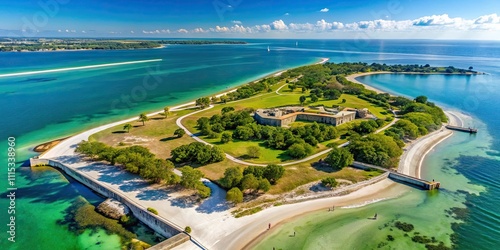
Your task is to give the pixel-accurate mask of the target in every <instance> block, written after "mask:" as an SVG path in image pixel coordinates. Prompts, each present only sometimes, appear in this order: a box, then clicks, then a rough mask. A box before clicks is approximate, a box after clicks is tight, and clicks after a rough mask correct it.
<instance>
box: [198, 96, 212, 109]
mask: <svg viewBox="0 0 500 250" xmlns="http://www.w3.org/2000/svg"><path fill="white" fill-rule="evenodd" d="M196 106H199V107H200V108H201V109H204V108H206V107H208V106H210V98H208V97H201V98H198V99H196Z"/></svg>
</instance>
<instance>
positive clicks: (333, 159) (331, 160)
mask: <svg viewBox="0 0 500 250" xmlns="http://www.w3.org/2000/svg"><path fill="white" fill-rule="evenodd" d="M353 161H354V157H353V155H352V154H351V152H349V150H347V149H346V148H332V151H330V153H328V156H327V157H326V158H325V162H326V163H328V164H330V166H332V167H333V168H337V169H342V168H344V167H347V166H349V165H351V164H352V163H353Z"/></svg>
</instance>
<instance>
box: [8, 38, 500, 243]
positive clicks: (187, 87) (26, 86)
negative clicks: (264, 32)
mask: <svg viewBox="0 0 500 250" xmlns="http://www.w3.org/2000/svg"><path fill="white" fill-rule="evenodd" d="M248 41H249V42H250V43H249V44H247V45H202V46H183V45H175V46H168V47H166V48H164V49H152V50H123V51H77V52H49V53H37V52H34V53H0V75H1V74H7V73H15V72H27V71H34V70H45V69H57V68H64V67H76V66H87V65H97V64H105V63H115V62H129V61H138V60H147V59H162V61H161V62H153V63H145V64H133V65H122V66H116V67H107V68H99V69H87V70H75V71H70V72H58V73H47V74H39V75H30V76H19V77H0V110H1V113H0V114H1V117H2V118H3V122H2V129H1V130H0V140H1V141H2V142H0V145H1V146H0V152H6V150H7V147H6V143H7V137H8V136H15V137H16V142H17V150H18V156H17V162H18V166H19V165H20V164H21V163H22V162H23V161H24V160H26V159H28V158H29V156H31V155H34V153H32V152H30V151H29V148H31V147H33V146H35V145H36V144H37V143H40V142H44V141H47V140H50V139H56V138H60V137H63V136H67V135H71V134H74V133H76V132H78V131H82V130H84V129H87V128H90V127H93V126H97V125H100V124H104V123H109V122H111V121H114V120H119V119H122V118H126V117H131V116H135V115H137V114H139V113H141V112H143V111H154V110H160V109H162V108H163V107H164V106H167V105H168V106H173V105H175V104H180V103H183V102H186V101H189V100H192V99H194V98H196V97H199V96H204V95H210V94H212V93H215V92H218V91H223V90H226V89H228V88H230V87H233V86H236V85H239V84H242V83H244V82H247V81H249V80H252V79H255V78H258V77H261V76H264V75H266V74H269V73H272V72H275V71H278V70H281V69H285V68H290V67H296V66H299V65H305V64H309V63H312V62H314V61H317V60H319V58H322V57H328V58H330V61H331V62H344V61H350V62H354V61H363V62H367V63H372V62H380V63H386V64H406V63H410V64H427V63H429V64H431V65H433V66H449V65H453V66H455V67H461V68H468V67H469V66H473V67H474V69H475V70H478V71H481V72H486V73H488V75H478V76H438V75H436V76H418V75H417V76H413V75H412V76H408V75H375V76H369V77H365V78H363V79H360V80H362V81H365V82H367V83H369V84H371V85H373V86H376V87H379V88H381V89H385V90H387V91H390V92H393V93H397V94H401V95H405V96H410V97H415V96H417V95H421V94H424V95H427V96H428V97H429V98H430V100H432V101H434V102H436V103H438V104H440V105H443V106H445V107H448V108H452V109H457V110H462V111H464V112H466V113H468V114H470V115H472V116H473V117H474V119H477V123H474V122H472V124H470V125H472V126H474V125H478V126H479V125H480V126H482V127H481V128H482V129H484V133H485V137H481V138H482V139H481V140H479V141H476V143H477V144H476V146H475V148H474V150H470V151H468V152H463V153H461V154H460V155H459V156H458V157H455V158H454V159H450V161H451V162H452V164H451V166H450V167H451V168H453V169H455V170H456V171H458V174H459V175H460V176H462V177H463V176H465V177H466V178H467V179H468V181H469V182H471V183H473V184H477V185H480V186H483V187H485V188H486V190H485V191H484V192H481V193H480V194H479V195H469V196H467V197H466V204H467V208H468V217H467V220H466V222H465V223H463V224H461V225H460V226H458V227H457V228H456V230H455V231H456V232H457V234H458V235H459V242H458V243H459V246H460V248H462V249H470V248H471V247H472V246H474V247H476V248H478V249H491V248H492V247H494V246H496V244H497V243H499V240H498V239H499V238H500V237H498V236H500V228H499V224H500V223H498V222H499V221H500V218H499V214H500V211H499V210H498V207H500V200H499V199H498V197H497V196H498V194H499V193H500V187H499V185H498V184H497V182H496V181H497V180H498V179H499V177H500V171H499V168H500V161H499V152H498V150H499V149H500V127H499V126H498V124H499V122H500V118H499V116H498V115H497V114H498V110H499V108H498V107H500V98H499V97H500V59H499V58H500V43H498V42H470V41H468V42H465V41H458V42H451V41H425V40H421V41H419V40H417V41H398V40H299V41H298V43H299V44H298V46H296V45H295V42H296V41H295V40H248ZM267 46H270V48H271V51H270V52H267ZM482 132H483V131H480V133H482ZM4 142H5V143H4ZM452 146H453V145H450V147H452ZM457 150H459V149H457ZM434 154H435V155H437V157H439V154H440V153H439V151H436V152H434ZM0 159H1V161H2V165H5V166H6V160H7V159H6V157H5V154H4V153H1V156H0ZM6 175H7V171H6V170H4V171H1V172H0V179H1V180H2V181H0V183H2V186H1V187H0V188H1V190H2V191H0V192H1V193H2V194H4V193H3V192H4V190H6V182H4V181H3V180H5V179H6V178H7V177H6ZM17 187H18V188H22V189H21V190H19V193H18V196H17V202H18V203H17V204H18V206H17V215H18V217H17V218H18V233H19V235H18V240H19V241H18V242H17V243H16V244H10V243H9V242H7V241H6V237H5V236H6V235H1V236H0V248H1V249H11V248H12V249H30V248H31V249H57V248H68V247H69V248H73V249H79V248H84V247H87V246H88V244H90V243H89V242H88V241H86V240H82V238H81V237H80V238H79V237H76V236H72V235H71V234H70V233H69V232H68V231H67V230H66V229H65V228H64V227H63V226H59V225H57V224H56V223H55V222H56V220H57V219H58V218H61V217H62V216H64V209H65V208H67V207H68V206H69V204H70V202H71V201H72V200H74V199H76V198H77V197H79V196H80V195H83V196H84V197H86V198H87V199H89V200H91V201H92V200H93V198H92V196H89V195H87V194H85V192H84V191H81V189H79V188H76V187H77V184H72V183H67V182H66V181H65V180H64V178H59V177H56V176H55V175H54V173H52V172H47V173H33V172H32V171H31V170H29V168H20V167H18V175H17ZM37 194H39V196H37ZM60 194H64V195H63V196H61V197H59V195H60ZM35 196H37V197H35ZM1 201H2V204H1V208H0V211H6V210H7V206H8V205H7V200H6V199H4V197H2V200H1ZM6 216H7V214H6V212H0V219H1V221H0V222H1V224H6V223H7V217H6ZM34 218H37V220H36V221H33V219H34ZM32 230H36V231H38V232H41V233H38V234H31V233H29V232H32ZM0 231H2V232H3V231H4V230H0ZM54 235H56V236H57V237H56V238H54V237H53V236H54ZM61 239H63V240H61ZM82 242H83V243H82Z"/></svg>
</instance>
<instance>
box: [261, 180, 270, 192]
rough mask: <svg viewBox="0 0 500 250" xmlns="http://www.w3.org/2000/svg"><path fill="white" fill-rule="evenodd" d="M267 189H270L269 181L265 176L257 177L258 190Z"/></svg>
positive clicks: (265, 190)
mask: <svg viewBox="0 0 500 250" xmlns="http://www.w3.org/2000/svg"><path fill="white" fill-rule="evenodd" d="M269 189H271V183H269V181H268V180H267V179H266V178H262V179H259V190H262V191H264V192H267V191H269Z"/></svg>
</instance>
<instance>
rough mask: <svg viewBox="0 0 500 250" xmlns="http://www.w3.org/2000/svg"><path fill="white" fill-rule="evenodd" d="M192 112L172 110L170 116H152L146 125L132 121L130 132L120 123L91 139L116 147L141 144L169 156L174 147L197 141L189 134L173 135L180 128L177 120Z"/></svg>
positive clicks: (155, 152)
mask: <svg viewBox="0 0 500 250" xmlns="http://www.w3.org/2000/svg"><path fill="white" fill-rule="evenodd" d="M190 112H192V110H181V111H176V112H171V114H170V115H169V116H168V118H165V117H164V116H162V115H156V116H154V117H151V118H150V120H149V121H147V122H146V124H145V126H143V125H142V122H139V121H136V122H131V123H130V124H131V125H132V126H133V128H132V129H130V132H129V133H127V132H126V131H125V130H123V125H119V126H116V127H112V128H109V129H106V130H103V131H101V132H99V133H96V134H93V135H92V136H90V138H89V140H91V141H100V142H104V143H106V144H108V145H110V146H114V147H127V146H132V145H141V146H144V147H147V148H149V149H150V150H151V152H152V153H154V154H155V155H157V156H158V157H159V158H163V159H165V158H169V157H170V151H171V150H172V149H174V148H176V147H178V146H181V145H184V144H189V143H191V142H194V141H195V140H193V139H192V138H191V137H189V136H184V137H182V138H176V137H174V136H173V134H174V131H175V130H176V129H178V128H179V127H177V125H176V124H175V120H177V118H179V117H180V116H182V115H185V114H187V113H190Z"/></svg>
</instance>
